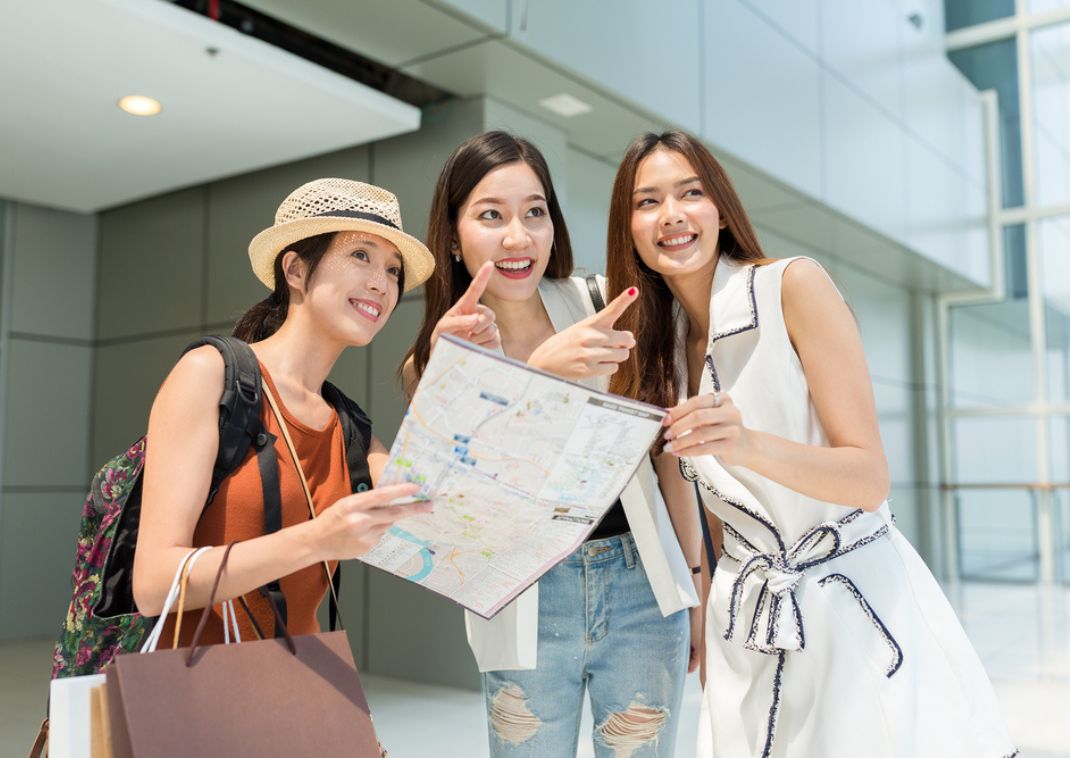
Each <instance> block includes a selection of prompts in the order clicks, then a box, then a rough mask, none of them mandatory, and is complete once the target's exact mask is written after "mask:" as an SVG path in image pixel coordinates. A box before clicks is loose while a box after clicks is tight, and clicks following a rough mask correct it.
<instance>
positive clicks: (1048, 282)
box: [1036, 217, 1070, 403]
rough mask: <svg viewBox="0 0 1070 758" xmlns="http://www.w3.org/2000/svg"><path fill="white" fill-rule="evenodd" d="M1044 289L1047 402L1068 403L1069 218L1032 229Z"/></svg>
mask: <svg viewBox="0 0 1070 758" xmlns="http://www.w3.org/2000/svg"><path fill="white" fill-rule="evenodd" d="M1036 235H1037V251H1038V258H1039V262H1040V267H1041V269H1040V271H1041V277H1040V278H1041V281H1042V282H1043V287H1044V321H1045V331H1046V341H1047V351H1046V352H1047V355H1046V358H1047V361H1046V363H1047V380H1048V401H1049V402H1052V403H1066V402H1070V217H1062V218H1055V219H1046V220H1044V221H1040V222H1038V223H1037V226H1036Z"/></svg>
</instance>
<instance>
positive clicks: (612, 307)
mask: <svg viewBox="0 0 1070 758" xmlns="http://www.w3.org/2000/svg"><path fill="white" fill-rule="evenodd" d="M638 294H639V290H637V289H636V288H635V287H630V288H628V289H626V290H624V292H622V293H620V294H619V295H617V297H616V298H615V299H614V300H613V302H611V303H610V304H609V305H607V306H606V307H605V308H603V309H602V310H601V311H599V312H598V313H595V314H594V315H593V316H588V317H587V318H585V319H583V321H577V322H576V323H575V324H573V325H572V326H570V327H569V328H568V329H564V330H562V331H560V332H558V333H557V334H555V335H554V336H553V337H550V338H549V339H548V340H546V341H545V342H544V343H542V344H541V345H540V346H539V347H538V348H536V350H535V352H533V353H532V354H531V357H530V358H529V359H528V365H530V366H533V367H535V368H539V369H542V370H543V371H549V372H550V373H551V374H556V375H557V376H563V377H565V378H566V379H585V378H587V377H590V376H608V375H610V374H615V373H616V372H617V366H618V365H620V364H621V363H623V362H624V361H626V360H628V353H629V352H630V351H631V349H632V348H633V347H635V336H634V335H633V334H632V333H631V332H624V331H617V330H616V329H614V328H613V325H614V324H615V323H616V322H617V319H619V318H620V317H621V316H623V315H624V311H626V310H627V309H628V306H630V305H631V304H632V303H634V302H635V300H636V297H637V296H638Z"/></svg>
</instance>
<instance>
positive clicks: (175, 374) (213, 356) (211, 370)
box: [168, 345, 226, 387]
mask: <svg viewBox="0 0 1070 758" xmlns="http://www.w3.org/2000/svg"><path fill="white" fill-rule="evenodd" d="M225 371H226V366H225V364H224V363H223V356H222V354H220V352H219V351H218V350H216V349H215V348H214V347H212V346H211V345H202V346H201V347H198V348H195V349H193V350H190V351H189V352H188V353H186V354H185V355H183V356H182V357H181V358H180V359H179V360H178V363H176V364H175V367H174V368H173V369H171V374H170V376H168V381H171V380H173V379H174V380H178V381H180V382H182V383H183V384H185V383H187V382H200V383H203V384H207V386H210V387H214V386H216V385H218V386H220V387H221V386H222V385H223V375H224V373H225Z"/></svg>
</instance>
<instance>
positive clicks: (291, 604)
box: [160, 364, 351, 647]
mask: <svg viewBox="0 0 1070 758" xmlns="http://www.w3.org/2000/svg"><path fill="white" fill-rule="evenodd" d="M260 373H261V376H262V377H263V380H264V382H265V383H266V384H267V385H268V386H269V387H270V388H271V391H272V392H273V393H274V395H275V399H276V400H277V401H278V403H279V410H280V411H282V416H283V418H284V419H285V420H286V423H287V428H288V430H289V432H290V437H291V439H293V443H294V447H295V448H296V449H297V457H298V459H299V460H300V461H301V466H302V468H303V469H304V472H305V477H306V478H307V479H308V486H309V489H310V491H311V492H312V502H313V504H314V505H315V508H316V513H317V514H318V513H321V512H322V511H323V510H324V509H325V508H329V507H330V506H331V505H332V504H333V503H334V502H336V501H337V500H338V499H339V498H341V497H345V496H346V495H349V494H350V490H351V487H350V481H349V467H348V465H347V463H346V454H345V444H344V442H343V440H342V425H341V422H340V421H339V420H338V414H337V412H335V413H333V414H332V415H331V419H330V421H328V422H327V425H326V426H325V427H323V428H322V429H313V428H311V427H309V426H307V425H305V424H302V423H301V422H300V421H298V420H297V419H296V418H294V417H293V415H292V414H291V413H290V412H289V410H287V408H286V406H285V405H284V404H283V402H282V398H281V397H280V395H279V392H278V390H276V389H275V383H274V382H273V381H272V380H271V376H270V375H269V374H268V372H267V370H266V369H265V368H264V365H263V364H260ZM260 418H261V420H262V421H263V422H264V427H265V428H266V429H267V430H268V432H270V433H271V434H273V435H275V437H276V440H275V454H276V455H277V456H278V466H279V488H280V490H281V494H282V527H283V528H284V529H285V528H286V527H288V526H293V525H295V524H300V523H302V522H304V521H308V520H309V512H308V502H307V501H306V500H305V495H304V491H303V490H302V488H301V481H300V479H299V478H298V476H297V469H296V468H295V467H294V464H293V457H292V456H291V455H290V450H289V448H287V446H286V441H285V440H284V439H283V437H282V433H281V432H280V430H279V424H278V421H277V420H276V419H275V414H274V413H272V411H271V407H270V406H269V405H268V402H267V400H266V399H265V400H264V402H263V407H262V408H261V411H260ZM263 534H264V496H263V490H262V488H261V484H260V469H259V465H258V463H257V458H256V451H255V450H253V449H250V451H249V455H248V456H247V457H246V458H245V460H244V461H243V462H242V464H241V465H240V466H239V467H238V469H237V470H236V471H235V472H234V473H233V474H231V475H230V476H228V477H227V478H226V479H224V480H223V483H222V484H221V485H220V487H219V491H218V492H217V493H216V496H215V499H213V500H212V503H211V504H210V505H209V506H208V507H207V508H205V510H204V513H203V514H202V515H201V518H200V520H199V521H198V522H197V527H196V529H195V530H194V533H193V546H194V547H201V546H203V545H226V544H228V543H230V542H234V541H238V542H241V541H243V540H249V539H252V538H254V537H260V536H262V535H263ZM336 566H337V562H331V563H330V568H331V571H332V572H333V571H334V569H335V567H336ZM279 584H280V585H281V587H282V592H283V594H284V595H285V596H286V610H287V619H288V623H287V628H288V629H289V630H290V633H291V634H313V633H315V632H318V631H319V622H318V620H317V619H316V609H317V608H318V607H319V604H320V603H321V602H322V600H323V597H324V595H325V594H326V593H327V575H326V572H325V571H324V569H323V564H322V563H316V564H314V565H312V566H307V567H306V568H303V569H301V570H300V571H298V572H296V573H293V574H290V575H289V576H285V577H282V578H281V579H280V581H279ZM245 600H246V602H247V603H248V604H249V607H250V609H251V610H252V612H253V615H254V616H255V617H256V620H257V623H258V624H259V625H260V628H261V629H262V630H263V631H264V634H265V635H266V636H268V637H270V636H272V633H273V630H274V628H275V616H274V614H273V613H272V612H271V606H270V605H269V604H268V601H267V600H266V599H265V598H263V597H261V596H260V593H259V591H258V590H253V591H252V592H249V593H247V594H246V595H245ZM234 605H235V610H236V611H237V616H238V622H239V627H240V629H241V638H242V640H252V639H256V632H255V631H254V629H253V626H252V624H251V623H250V621H249V619H248V617H247V616H246V615H245V612H244V611H243V610H242V609H241V608H240V607H239V605H238V603H235V604H234ZM200 614H201V611H200V610H196V611H192V612H187V613H186V615H185V616H184V617H183V620H182V629H181V634H180V638H179V645H180V646H188V645H189V644H190V641H191V639H192V637H193V631H194V629H195V628H196V626H197V621H198V620H199V619H200ZM212 614H213V617H214V618H211V619H209V621H208V625H207V627H206V628H205V631H204V634H203V637H202V640H203V643H204V644H216V643H220V642H223V622H222V615H221V610H220V606H218V605H216V606H215V607H214V608H213V609H212ZM173 634H174V618H173V617H172V618H171V619H169V620H168V622H167V626H166V627H165V628H164V632H163V636H162V637H161V639H160V642H161V647H164V646H166V645H170V644H171V639H172V636H173Z"/></svg>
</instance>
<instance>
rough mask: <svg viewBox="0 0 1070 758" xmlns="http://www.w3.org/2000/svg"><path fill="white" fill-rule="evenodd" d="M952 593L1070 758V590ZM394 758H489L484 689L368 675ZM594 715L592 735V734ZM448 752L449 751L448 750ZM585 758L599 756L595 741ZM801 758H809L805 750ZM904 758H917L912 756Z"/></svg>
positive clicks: (21, 718) (32, 717) (685, 741)
mask: <svg viewBox="0 0 1070 758" xmlns="http://www.w3.org/2000/svg"><path fill="white" fill-rule="evenodd" d="M948 594H949V596H950V597H951V600H952V602H953V603H954V604H955V607H956V608H957V609H958V612H959V616H960V618H961V619H962V621H963V624H964V625H965V627H966V631H967V632H968V633H969V635H970V638H971V639H972V640H973V643H974V645H975V646H976V647H977V651H978V653H979V654H980V655H981V658H982V660H984V662H985V666H986V668H987V669H988V673H989V675H990V676H991V677H992V680H993V682H994V683H995V685H996V689H997V691H998V694H999V697H1000V700H1001V701H1002V703H1003V708H1004V713H1005V715H1006V717H1007V722H1008V724H1009V726H1010V729H1011V733H1012V734H1013V735H1014V737H1015V739H1016V740H1017V741H1018V745H1019V747H1021V748H1022V758H1070V588H1067V587H1059V588H1049V589H1041V588H1037V587H1024V586H1019V585H999V584H966V585H961V586H958V587H951V588H948ZM50 653H51V642H50V641H47V640H33V641H28V642H19V643H8V644H5V645H0V756H4V758H7V756H20V755H25V753H26V750H27V748H28V747H29V744H30V742H31V740H32V738H33V735H34V734H35V733H36V730H37V725H38V723H39V722H40V718H41V714H42V712H43V709H44V703H45V697H46V692H47V679H48V667H49V656H50ZM363 679H364V684H365V688H366V689H367V691H368V700H369V701H370V703H371V706H372V710H373V711H374V713H375V723H376V728H377V729H378V731H379V735H380V737H381V738H382V741H383V744H384V745H386V746H387V747H388V748H389V749H390V754H391V756H392V758H425V757H427V756H441V757H443V758H454V757H456V758H478V757H479V756H486V755H487V748H486V731H485V729H486V727H485V719H484V715H483V698H482V696H481V695H479V694H478V693H475V692H469V691H464V690H454V689H449V688H446V687H433V686H428V685H421V684H412V683H410V682H402V681H398V680H395V679H388V678H385V677H379V676H370V675H366V676H364V677H363ZM698 704H699V690H698V680H697V678H696V677H691V679H690V680H689V682H688V689H687V692H686V694H685V702H684V709H683V713H682V718H683V722H682V724H681V729H680V739H679V741H678V749H677V755H679V756H691V755H693V754H694V740H695V724H696V720H697V716H698ZM590 729H591V726H590V716H589V715H587V716H586V724H585V726H584V727H583V730H582V732H583V734H585V735H587V734H590ZM447 746H448V747H447ZM579 756H580V758H592V756H593V751H592V749H591V746H590V740H589V739H588V740H587V741H586V742H585V743H584V744H581V748H580V752H579ZM800 758H809V757H808V756H804V755H803V754H801V753H800ZM904 758H913V757H907V756H904Z"/></svg>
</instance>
